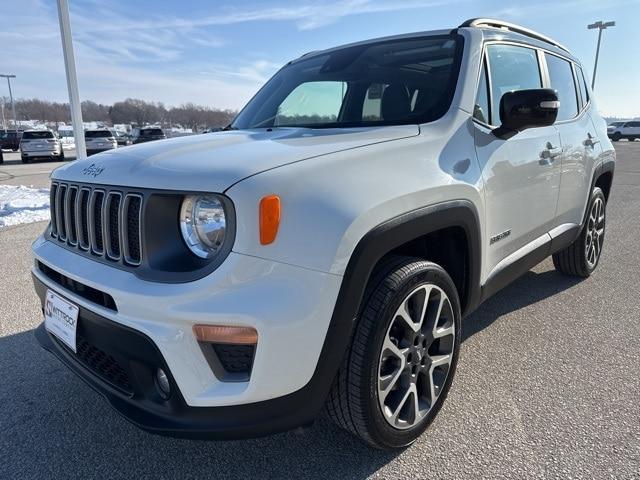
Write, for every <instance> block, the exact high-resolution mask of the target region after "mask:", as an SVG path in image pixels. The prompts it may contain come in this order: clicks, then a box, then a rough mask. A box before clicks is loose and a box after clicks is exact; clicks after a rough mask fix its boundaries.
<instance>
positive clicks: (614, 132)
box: [607, 120, 640, 142]
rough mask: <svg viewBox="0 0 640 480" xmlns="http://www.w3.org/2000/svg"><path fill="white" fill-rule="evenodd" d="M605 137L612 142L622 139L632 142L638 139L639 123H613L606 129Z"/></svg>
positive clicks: (632, 121)
mask: <svg viewBox="0 0 640 480" xmlns="http://www.w3.org/2000/svg"><path fill="white" fill-rule="evenodd" d="M607 136H608V137H609V138H610V139H611V140H613V141H614V142H617V141H618V140H622V139H623V138H626V139H627V140H629V141H630V142H633V141H634V140H635V139H636V138H640V121H638V120H631V121H628V122H613V123H611V125H609V126H608V127H607Z"/></svg>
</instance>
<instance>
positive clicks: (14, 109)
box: [0, 74, 18, 138]
mask: <svg viewBox="0 0 640 480" xmlns="http://www.w3.org/2000/svg"><path fill="white" fill-rule="evenodd" d="M0 77H4V78H6V79H7V85H9V98H10V99H11V110H12V112H13V128H15V130H16V138H18V120H17V119H16V104H15V102H14V101H13V93H11V79H12V78H16V76H15V75H4V74H0Z"/></svg>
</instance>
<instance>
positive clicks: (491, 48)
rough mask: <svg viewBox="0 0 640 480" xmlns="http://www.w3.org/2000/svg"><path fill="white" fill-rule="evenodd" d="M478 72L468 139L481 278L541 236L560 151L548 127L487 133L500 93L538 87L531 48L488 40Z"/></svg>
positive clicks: (554, 192) (549, 215) (554, 194)
mask: <svg viewBox="0 0 640 480" xmlns="http://www.w3.org/2000/svg"><path fill="white" fill-rule="evenodd" d="M483 70H484V71H483V73H482V75H481V80H480V84H479V87H478V95H477V99H478V100H476V101H477V102H480V103H485V105H482V104H477V105H476V107H475V111H474V118H475V120H476V121H474V130H475V132H474V137H475V147H476V154H477V158H478V161H479V164H480V168H481V169H482V175H483V180H484V192H485V216H486V233H485V242H486V245H485V247H486V248H485V249H484V250H485V252H486V253H485V258H484V260H485V261H484V268H483V281H484V280H486V279H487V277H488V276H489V275H490V274H491V272H492V271H493V270H495V269H496V266H498V264H499V263H500V262H501V261H502V260H505V259H506V258H507V257H508V256H510V255H512V254H513V255H514V256H515V257H516V258H511V259H510V260H515V259H517V257H518V256H519V255H524V254H526V253H527V252H528V250H529V249H533V248H535V247H536V246H538V243H540V242H544V241H546V240H547V238H548V237H547V238H545V235H546V234H547V232H548V231H549V230H550V229H551V228H552V225H553V223H554V219H555V213H556V206H557V201H558V190H559V184H560V166H561V164H560V155H561V152H562V149H561V144H560V135H559V134H558V131H557V129H556V128H555V127H554V126H550V127H540V128H531V129H528V130H524V131H522V132H519V133H517V134H516V135H514V136H512V137H511V138H508V139H500V138H497V137H496V136H495V135H493V134H492V133H491V130H492V129H493V128H495V127H496V126H498V125H500V116H499V113H498V112H499V105H500V98H501V97H502V95H503V94H504V93H506V92H508V91H512V90H524V89H530V88H541V87H542V80H541V74H540V71H541V70H540V63H539V58H538V53H537V51H536V50H535V49H532V48H527V47H524V46H517V45H509V44H499V43H496V44H490V45H488V46H487V55H486V59H485V64H484V65H483ZM483 77H484V78H483ZM483 89H486V92H487V95H485V94H484V93H483V92H482V90H483ZM485 97H486V100H485ZM479 116H481V117H482V118H483V119H484V120H482V119H479V118H478V117H479ZM536 240H537V241H536Z"/></svg>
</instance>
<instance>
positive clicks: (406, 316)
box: [378, 284, 455, 430]
mask: <svg viewBox="0 0 640 480" xmlns="http://www.w3.org/2000/svg"><path fill="white" fill-rule="evenodd" d="M454 348H455V323H454V314H453V309H452V307H451V302H450V301H449V298H448V297H447V295H446V294H445V292H444V291H443V290H442V289H441V288H439V287H438V286H436V285H431V284H427V285H421V286H420V287H418V288H416V289H415V290H413V291H412V292H411V293H410V294H409V295H407V296H406V297H405V299H404V300H403V301H402V303H401V304H400V307H399V308H398V310H397V311H396V313H395V315H394V317H393V319H392V320H391V323H390V324H389V327H388V329H387V332H386V334H385V337H384V341H383V344H382V351H381V354H380V360H379V365H378V402H379V405H380V408H381V410H382V413H383V416H384V418H385V419H386V421H387V422H388V423H389V424H390V425H391V426H393V427H395V428H397V429H401V430H404V429H408V428H411V427H414V426H415V425H417V424H418V423H420V422H421V420H423V419H424V418H425V417H426V415H427V414H428V413H429V411H430V410H431V409H432V408H433V406H434V405H435V403H436V401H437V400H438V397H439V395H440V392H441V391H442V389H443V387H444V385H445V382H446V380H447V377H448V375H449V370H450V367H451V362H452V360H453V353H454Z"/></svg>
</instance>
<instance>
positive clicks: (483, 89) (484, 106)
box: [473, 60, 490, 123]
mask: <svg viewBox="0 0 640 480" xmlns="http://www.w3.org/2000/svg"><path fill="white" fill-rule="evenodd" d="M489 113H490V111H489V82H488V81H487V69H486V68H485V62H484V60H483V62H482V69H481V71H480V79H479V80H478V91H477V92H476V103H475V105H474V106H473V118H475V119H476V120H478V121H480V122H482V123H489V120H490V118H489Z"/></svg>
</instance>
